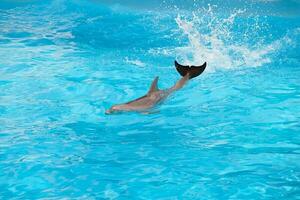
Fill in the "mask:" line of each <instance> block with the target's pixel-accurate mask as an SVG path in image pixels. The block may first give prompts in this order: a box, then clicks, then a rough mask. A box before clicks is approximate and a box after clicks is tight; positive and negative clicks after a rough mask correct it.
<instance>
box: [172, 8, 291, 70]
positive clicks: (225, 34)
mask: <svg viewBox="0 0 300 200" xmlns="http://www.w3.org/2000/svg"><path fill="white" fill-rule="evenodd" d="M243 12H244V11H243V10H237V11H235V12H234V13H233V14H231V15H230V16H228V17H227V18H223V19H220V18H217V17H216V16H215V15H214V13H213V7H212V6H209V8H208V9H206V10H204V11H203V10H202V12H197V13H206V15H201V17H199V14H198V15H197V14H196V12H194V13H193V16H192V18H191V19H187V18H185V17H182V16H177V18H176V19H175V20H176V23H177V25H178V27H179V29H180V30H181V31H182V32H183V34H184V35H185V36H187V37H188V41H189V42H188V45H187V46H184V47H178V48H176V49H175V54H176V55H177V59H179V60H180V61H181V62H183V63H185V64H190V65H191V64H193V65H201V64H203V63H204V62H205V61H207V62H208V71H215V70H217V69H220V68H223V69H229V68H237V67H259V66H262V65H264V64H267V63H270V62H271V59H270V55H271V54H272V53H273V52H275V51H277V50H278V49H279V48H281V45H282V44H283V42H282V41H283V40H284V41H285V42H288V41H287V38H282V39H281V40H278V41H275V42H273V43H271V44H268V45H262V44H259V43H258V44H255V45H253V44H252V46H250V44H247V42H244V43H243V42H241V41H235V40H234V37H233V34H232V33H233V31H232V27H233V25H234V23H235V20H236V17H237V16H239V15H241V14H242V13H243ZM255 28H259V26H257V27H254V30H255ZM200 30H201V32H200ZM246 34H247V33H245V37H246V36H247V35H246ZM243 36H244V35H242V36H241V37H240V38H243Z"/></svg>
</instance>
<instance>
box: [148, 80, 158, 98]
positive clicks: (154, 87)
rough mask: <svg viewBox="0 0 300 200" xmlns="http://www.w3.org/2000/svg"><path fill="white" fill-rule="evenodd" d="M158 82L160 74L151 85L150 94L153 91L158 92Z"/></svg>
mask: <svg viewBox="0 0 300 200" xmlns="http://www.w3.org/2000/svg"><path fill="white" fill-rule="evenodd" d="M157 82H158V76H157V77H155V79H154V80H153V81H152V84H151V87H150V89H149V91H148V94H151V93H152V92H156V91H158V90H159V89H158V87H157Z"/></svg>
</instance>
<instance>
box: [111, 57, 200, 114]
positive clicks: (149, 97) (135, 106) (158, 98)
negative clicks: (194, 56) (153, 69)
mask: <svg viewBox="0 0 300 200" xmlns="http://www.w3.org/2000/svg"><path fill="white" fill-rule="evenodd" d="M175 67H176V69H177V71H178V73H179V74H180V75H181V76H182V78H181V79H180V80H179V81H177V82H176V83H175V85H174V86H172V87H170V88H168V89H164V90H160V89H158V86H157V82H158V76H157V77H155V79H154V80H153V82H152V84H151V86H150V89H149V91H148V93H147V94H146V95H144V96H142V97H140V98H137V99H135V100H132V101H129V102H127V103H124V104H117V105H114V106H112V107H111V108H110V109H108V110H106V111H105V114H113V113H117V112H131V111H135V112H144V113H147V112H148V111H149V110H150V109H151V108H153V107H154V106H155V105H157V104H159V103H161V102H162V101H163V100H164V99H166V98H167V97H168V96H169V95H170V94H171V93H173V92H175V91H177V90H179V89H180V88H182V87H183V86H184V85H185V84H186V83H187V81H188V80H190V79H192V78H195V77H197V76H199V75H200V74H202V72H203V71H204V70H205V68H206V62H205V63H204V64H203V65H201V66H184V65H180V64H179V63H178V62H177V61H175Z"/></svg>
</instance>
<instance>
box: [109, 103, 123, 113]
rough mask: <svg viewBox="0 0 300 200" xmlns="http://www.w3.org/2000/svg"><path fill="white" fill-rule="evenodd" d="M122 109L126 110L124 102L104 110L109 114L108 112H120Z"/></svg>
mask: <svg viewBox="0 0 300 200" xmlns="http://www.w3.org/2000/svg"><path fill="white" fill-rule="evenodd" d="M124 110H126V107H125V105H124V104H120V105H114V106H112V107H111V108H110V109H108V110H106V111H105V114H107V115H109V114H115V113H120V112H122V111H124Z"/></svg>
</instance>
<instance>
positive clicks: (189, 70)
mask: <svg viewBox="0 0 300 200" xmlns="http://www.w3.org/2000/svg"><path fill="white" fill-rule="evenodd" d="M175 67H176V69H177V71H178V73H179V74H180V75H181V76H185V75H187V74H189V79H192V78H195V77H197V76H199V75H200V74H202V72H204V70H205V68H206V62H205V63H204V64H203V65H201V66H184V65H181V64H179V63H178V62H177V61H176V60H175Z"/></svg>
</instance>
